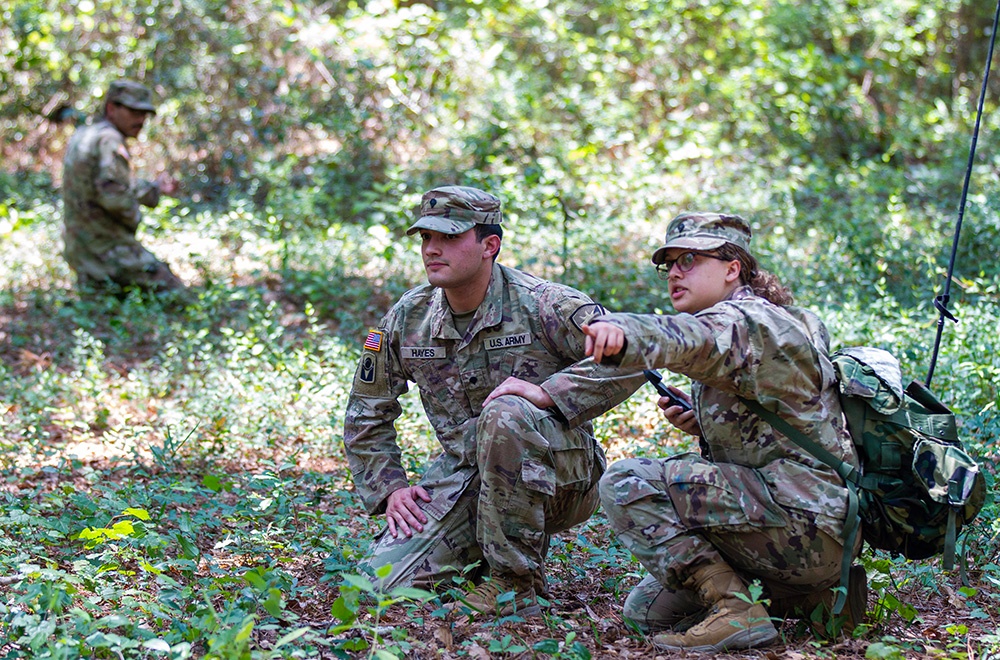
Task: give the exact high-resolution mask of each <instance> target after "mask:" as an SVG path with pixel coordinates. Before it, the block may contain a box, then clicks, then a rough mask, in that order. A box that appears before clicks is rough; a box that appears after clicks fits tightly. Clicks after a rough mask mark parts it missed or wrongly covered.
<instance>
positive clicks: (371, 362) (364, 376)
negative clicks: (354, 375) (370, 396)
mask: <svg viewBox="0 0 1000 660" xmlns="http://www.w3.org/2000/svg"><path fill="white" fill-rule="evenodd" d="M358 380H360V381H361V382H362V383H368V384H369V385H371V384H372V383H374V382H375V356H374V355H372V354H371V353H365V354H364V355H362V356H361V365H360V366H359V367H358Z"/></svg>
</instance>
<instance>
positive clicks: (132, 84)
mask: <svg viewBox="0 0 1000 660" xmlns="http://www.w3.org/2000/svg"><path fill="white" fill-rule="evenodd" d="M108 101H110V102H112V103H118V104H119V105H124V106H125V107H126V108H132V109H133V110H145V111H146V112H151V113H153V114H154V115H155V114H156V107H155V106H154V105H153V92H151V91H150V89H149V88H148V87H146V86H145V85H142V84H140V83H137V82H136V81H134V80H126V79H124V78H121V79H119V80H116V81H114V82H113V83H111V84H110V85H109V86H108V93H107V96H106V97H105V102H108Z"/></svg>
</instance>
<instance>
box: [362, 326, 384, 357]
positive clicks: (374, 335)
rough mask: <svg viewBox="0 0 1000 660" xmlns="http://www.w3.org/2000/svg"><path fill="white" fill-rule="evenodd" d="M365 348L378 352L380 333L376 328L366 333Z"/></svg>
mask: <svg viewBox="0 0 1000 660" xmlns="http://www.w3.org/2000/svg"><path fill="white" fill-rule="evenodd" d="M365 350H366V351H375V352H376V353H378V352H379V351H381V350H382V333H381V332H379V331H378V330H372V331H370V332H369V333H368V337H367V338H366V339H365Z"/></svg>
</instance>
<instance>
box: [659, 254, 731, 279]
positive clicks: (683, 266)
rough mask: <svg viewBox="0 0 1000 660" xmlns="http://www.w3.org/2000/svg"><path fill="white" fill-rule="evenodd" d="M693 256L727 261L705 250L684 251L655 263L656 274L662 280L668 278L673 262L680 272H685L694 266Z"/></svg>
mask: <svg viewBox="0 0 1000 660" xmlns="http://www.w3.org/2000/svg"><path fill="white" fill-rule="evenodd" d="M695 257H708V258H709V259H718V260H719V261H729V259H726V258H725V257H720V256H718V255H715V254H707V253H705V252H684V253H683V254H681V256H679V257H677V258H676V259H667V260H666V261H664V262H663V263H662V264H657V265H656V274H657V275H659V276H660V278H661V279H664V280H665V279H667V278H669V277H670V270H671V269H672V268H673V267H674V264H677V268H679V269H680V271H681V272H682V273H687V272H688V271H690V270H691V269H692V268H694V261H695Z"/></svg>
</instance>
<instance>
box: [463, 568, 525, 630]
mask: <svg viewBox="0 0 1000 660" xmlns="http://www.w3.org/2000/svg"><path fill="white" fill-rule="evenodd" d="M511 594H513V597H511ZM446 607H447V608H448V609H449V610H451V611H452V612H460V613H461V612H468V613H470V614H472V615H473V616H475V615H486V616H510V615H512V614H517V615H518V616H521V617H524V618H525V619H527V618H531V617H536V616H540V615H541V613H542V608H541V606H540V605H539V603H538V596H537V595H536V594H535V588H534V586H533V585H532V578H531V577H527V578H523V579H516V578H513V577H509V576H502V575H496V576H493V577H488V578H486V579H485V580H484V581H483V583H482V584H480V585H479V586H478V587H476V588H475V589H473V590H472V591H470V592H469V593H467V594H463V595H461V596H459V597H458V600H457V601H455V602H454V603H449V604H448V605H447V606H446Z"/></svg>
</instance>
